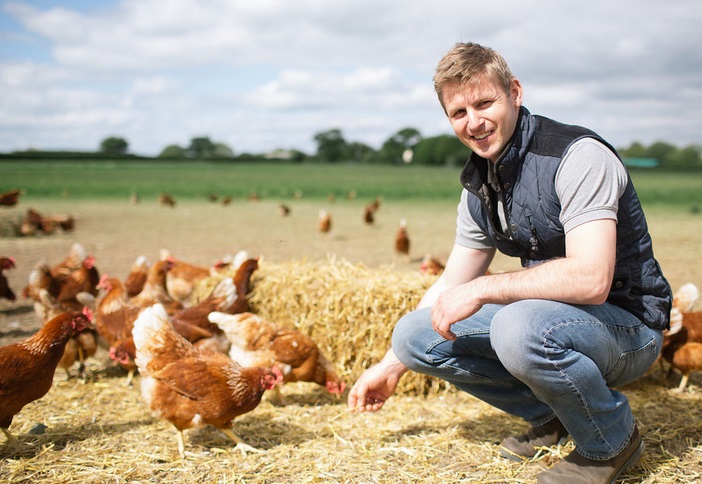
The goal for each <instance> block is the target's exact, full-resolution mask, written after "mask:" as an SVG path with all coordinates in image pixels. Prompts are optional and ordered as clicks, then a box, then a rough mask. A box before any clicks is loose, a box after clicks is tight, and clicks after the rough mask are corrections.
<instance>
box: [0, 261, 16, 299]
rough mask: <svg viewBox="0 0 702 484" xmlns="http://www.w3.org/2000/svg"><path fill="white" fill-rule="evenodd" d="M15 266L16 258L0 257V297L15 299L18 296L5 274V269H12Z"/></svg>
mask: <svg viewBox="0 0 702 484" xmlns="http://www.w3.org/2000/svg"><path fill="white" fill-rule="evenodd" d="M14 268H15V259H13V258H12V257H5V256H3V257H0V299H7V300H8V301H15V300H16V299H17V296H16V295H15V293H14V291H13V290H12V289H11V288H10V284H9V283H8V282H7V277H6V276H5V274H3V271H8V270H12V269H14Z"/></svg>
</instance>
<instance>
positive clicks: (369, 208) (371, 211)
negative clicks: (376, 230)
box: [363, 204, 375, 225]
mask: <svg viewBox="0 0 702 484" xmlns="http://www.w3.org/2000/svg"><path fill="white" fill-rule="evenodd" d="M363 221H364V222H365V223H366V224H368V225H373V224H374V223H375V208H374V205H372V204H369V205H366V206H365V207H364V208H363Z"/></svg>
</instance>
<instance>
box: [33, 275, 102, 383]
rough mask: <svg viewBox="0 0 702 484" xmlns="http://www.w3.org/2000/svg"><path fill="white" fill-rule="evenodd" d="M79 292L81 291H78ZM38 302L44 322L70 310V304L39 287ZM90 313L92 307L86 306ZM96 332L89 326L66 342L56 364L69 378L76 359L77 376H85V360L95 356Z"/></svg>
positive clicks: (96, 345)
mask: <svg viewBox="0 0 702 484" xmlns="http://www.w3.org/2000/svg"><path fill="white" fill-rule="evenodd" d="M80 294H83V293H79V296H80ZM39 300H40V301H39V303H38V305H40V307H41V310H42V318H41V319H42V321H43V322H44V324H46V323H47V322H48V321H51V320H52V319H54V318H55V317H57V316H59V315H60V314H62V313H65V312H67V311H72V310H75V309H71V307H70V306H68V305H65V304H62V303H59V302H58V301H57V300H56V298H54V297H53V296H51V294H49V292H48V291H47V290H46V289H41V290H40V292H39ZM36 309H37V305H35V310H36ZM84 309H85V308H84ZM88 309H89V310H90V312H91V313H92V309H91V308H88ZM97 348H98V344H97V332H96V331H95V328H94V327H93V326H90V327H88V328H86V329H84V330H82V331H80V332H77V333H76V334H74V335H73V336H72V337H71V339H70V340H69V341H68V342H67V343H66V348H65V349H64V351H63V356H62V357H61V361H59V364H58V366H60V367H61V368H63V369H64V370H65V371H66V376H67V377H68V378H69V379H70V378H72V377H73V375H71V367H72V366H73V364H74V363H75V362H76V361H77V362H78V376H79V377H80V378H82V379H85V378H86V371H85V360H87V359H88V358H90V357H91V356H95V353H97Z"/></svg>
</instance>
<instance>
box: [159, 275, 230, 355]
mask: <svg viewBox="0 0 702 484" xmlns="http://www.w3.org/2000/svg"><path fill="white" fill-rule="evenodd" d="M237 300H238V297H237V294H236V291H235V287H234V281H233V280H232V278H230V277H227V278H224V279H222V280H221V281H220V282H219V283H218V284H217V286H215V288H214V290H213V291H212V294H211V295H210V296H208V297H206V298H205V299H203V300H202V301H200V302H199V303H197V304H195V305H194V306H191V307H188V308H183V309H181V310H179V311H176V312H175V313H173V315H172V316H171V323H172V324H173V326H174V328H175V329H176V331H177V332H178V333H179V334H180V335H181V336H183V337H184V338H185V339H187V340H188V341H189V342H191V343H193V344H194V345H195V346H196V347H197V348H198V349H205V348H206V349H209V350H212V351H219V352H220V353H225V354H226V353H227V352H228V351H229V340H228V339H227V337H226V336H225V335H224V332H223V331H222V330H221V329H220V328H219V326H217V325H216V324H214V323H211V322H210V320H209V319H207V315H208V314H210V313H211V312H213V311H224V312H229V310H230V309H231V307H232V306H233V305H234V304H235V302H236V301H237Z"/></svg>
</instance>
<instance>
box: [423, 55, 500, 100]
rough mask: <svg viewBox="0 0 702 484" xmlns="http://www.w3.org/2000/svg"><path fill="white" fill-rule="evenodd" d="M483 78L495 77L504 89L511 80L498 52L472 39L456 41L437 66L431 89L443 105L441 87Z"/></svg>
mask: <svg viewBox="0 0 702 484" xmlns="http://www.w3.org/2000/svg"><path fill="white" fill-rule="evenodd" d="M482 77H491V78H493V79H495V80H497V81H498V82H499V83H500V84H501V85H502V87H503V88H504V89H505V92H509V91H510V85H511V83H512V80H513V79H514V75H512V71H510V69H509V66H508V65H507V61H506V60H505V59H504V57H502V56H501V55H500V54H499V53H498V52H497V51H495V50H493V49H491V48H489V47H483V46H482V45H480V44H475V43H473V42H466V43H458V44H456V45H455V46H454V47H453V48H452V49H451V50H450V51H448V52H447V53H446V55H444V57H442V58H441V60H440V61H439V64H438V65H437V66H436V73H435V74H434V91H436V95H437V96H438V97H439V102H440V103H441V106H442V107H444V100H443V97H442V94H443V88H444V86H445V85H446V84H447V83H449V82H458V83H459V84H467V83H469V82H471V81H473V80H476V79H480V78H482Z"/></svg>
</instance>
